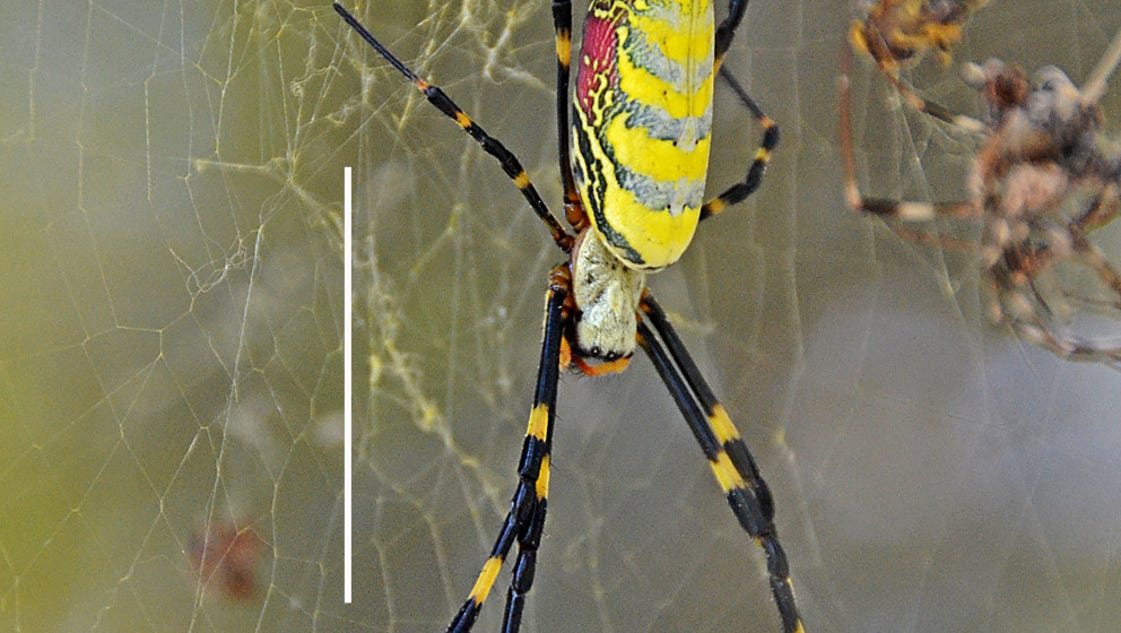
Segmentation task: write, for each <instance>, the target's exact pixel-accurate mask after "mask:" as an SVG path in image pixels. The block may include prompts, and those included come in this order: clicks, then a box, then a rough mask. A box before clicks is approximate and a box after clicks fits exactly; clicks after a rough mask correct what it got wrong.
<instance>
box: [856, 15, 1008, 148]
mask: <svg viewBox="0 0 1121 633" xmlns="http://www.w3.org/2000/svg"><path fill="white" fill-rule="evenodd" d="M987 2H988V0H879V1H878V2H876V3H874V4H872V5H871V6H870V7H868V9H867V10H866V12H865V13H864V16H863V18H861V19H859V20H853V23H852V27H851V28H850V29H849V42H851V44H852V46H853V48H855V49H856V50H857V51H859V52H863V53H868V54H869V55H870V56H871V57H872V59H873V60H874V61H875V62H876V65H877V66H879V68H880V70H882V71H883V73H884V75H886V76H887V78H888V80H889V81H891V84H892V86H894V87H895V89H896V90H898V91H899V94H900V95H902V97H903V98H904V99H905V100H906V101H907V104H908V105H909V106H911V107H912V108H914V109H916V110H919V111H924V112H927V113H928V114H930V115H931V116H934V117H936V118H939V119H941V120H943V121H945V122H947V123H953V124H955V125H960V126H963V127H967V128H969V129H973V130H978V129H979V128H977V127H976V126H974V125H973V124H972V123H971V121H972V120H971V119H968V118H967V117H966V118H964V119H955V118H954V116H953V115H952V114H951V113H950V112H948V111H947V110H946V109H945V108H942V107H941V106H939V105H938V104H936V103H932V102H929V101H926V100H924V99H922V98H920V97H919V96H918V95H916V94H915V93H914V92H913V91H912V90H911V89H910V88H909V87H907V85H906V84H904V83H903V81H902V80H901V79H900V78H899V71H900V69H903V68H909V67H911V66H914V65H916V64H918V62H919V61H920V60H921V59H922V58H923V57H924V56H925V55H926V53H927V52H928V51H935V52H936V53H937V55H938V59H939V61H941V62H942V64H943V65H945V64H948V63H949V61H950V51H951V49H952V48H953V47H954V46H955V45H956V44H957V43H958V42H960V41H961V27H962V25H963V24H964V23H965V21H966V20H967V19H968V18H969V16H970V15H971V14H972V13H973V12H974V11H976V10H977V9H980V8H981V7H983V6H984V5H985V4H986V3H987Z"/></svg>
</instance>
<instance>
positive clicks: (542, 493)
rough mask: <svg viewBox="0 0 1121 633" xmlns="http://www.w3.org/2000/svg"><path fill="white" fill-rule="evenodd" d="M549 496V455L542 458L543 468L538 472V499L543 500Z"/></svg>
mask: <svg viewBox="0 0 1121 633" xmlns="http://www.w3.org/2000/svg"><path fill="white" fill-rule="evenodd" d="M548 496H549V456H548V455H545V456H543V457H542V458H541V470H539V471H538V472H537V500H538V501H542V500H544V499H545V498H546V497H548Z"/></svg>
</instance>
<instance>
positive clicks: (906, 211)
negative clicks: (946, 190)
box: [837, 52, 981, 245]
mask: <svg viewBox="0 0 1121 633" xmlns="http://www.w3.org/2000/svg"><path fill="white" fill-rule="evenodd" d="M851 64H852V55H851V54H850V53H847V52H846V53H843V54H842V62H841V76H840V78H839V79H838V81H837V109H838V117H837V127H838V132H837V133H838V137H839V142H840V146H841V167H842V170H843V172H844V177H845V200H846V201H847V202H848V205H849V208H851V209H852V210H853V211H857V212H859V213H868V214H871V215H876V216H879V217H882V218H884V219H885V220H892V221H899V222H930V221H932V220H934V219H936V218H937V217H939V216H949V217H959V218H967V219H973V220H975V221H976V220H979V219H980V217H981V212H980V209H979V208H978V207H977V205H975V204H973V203H972V202H950V203H943V204H932V203H929V202H910V201H900V200H890V199H886V198H865V197H864V196H863V195H861V193H860V186H859V185H858V184H857V180H856V165H855V162H854V160H855V159H854V158H853V156H854V153H853V146H852V95H851V87H850V85H849V70H850V68H851ZM892 228H893V230H895V232H896V233H899V234H900V236H902V237H903V238H905V239H909V240H912V241H920V242H925V241H930V240H929V239H928V238H927V237H926V236H924V235H922V234H914V233H912V232H910V231H909V230H908V229H905V228H902V227H899V226H898V225H897V224H892ZM933 241H935V242H937V243H939V244H946V241H945V239H944V238H940V237H939V238H934V239H933ZM951 242H953V241H952V240H951ZM955 244H956V245H961V244H957V243H955Z"/></svg>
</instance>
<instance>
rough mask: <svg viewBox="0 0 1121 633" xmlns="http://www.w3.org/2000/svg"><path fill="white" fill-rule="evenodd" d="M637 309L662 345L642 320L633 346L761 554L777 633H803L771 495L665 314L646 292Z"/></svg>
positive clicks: (749, 453) (753, 461) (746, 449)
mask: <svg viewBox="0 0 1121 633" xmlns="http://www.w3.org/2000/svg"><path fill="white" fill-rule="evenodd" d="M641 308H642V312H643V314H644V315H645V316H646V317H648V318H649V320H650V322H651V323H652V324H653V325H654V329H655V330H656V331H657V334H658V337H660V338H661V340H662V343H659V342H658V340H657V339H656V338H655V337H654V336H653V335H652V334H653V333H652V332H651V331H650V328H649V327H648V326H647V325H646V322H645V320H643V321H640V322H639V324H638V343H639V345H641V346H642V349H644V350H645V351H646V354H647V355H648V356H649V357H650V360H651V362H653V363H654V367H655V368H656V369H657V371H658V375H659V376H661V378H662V381H663V382H664V383H665V385H666V387H667V388H668V389H669V392H670V395H672V396H673V400H674V402H676V403H677V407H678V409H679V410H680V411H681V414H682V415H683V416H684V417H685V421H686V422H687V423H688V424H689V428H690V429H691V430H692V431H693V436H694V437H696V439H697V443H698V444H700V447H701V450H702V451H704V454H705V457H706V458H707V459H708V462H709V466H710V467H711V468H712V472H713V475H714V476H715V477H716V481H717V482H718V483H719V484H720V488H721V490H722V491H723V492H724V494H725V496H726V497H727V498H728V504H729V505H730V506H731V507H732V512H733V513H734V514H735V515H736V519H738V520H739V522H740V525H741V526H742V527H743V529H744V530H745V531H746V532H747V533H748V535H749V536H751V538H752V540H753V541H755V543H756V544H758V545H759V547H761V548H762V549H763V553H764V554H765V555H766V558H767V573H768V576H769V577H770V585H771V594H772V595H773V596H774V599H775V605H776V606H777V608H778V612H779V616H780V617H781V618H782V626H783V631H785V633H803V632H804V630H805V629H804V627H803V625H802V618H801V616H800V615H798V607H797V605H796V604H795V601H794V588H793V586H792V584H791V580H790V569H789V565H788V563H787V560H786V552H785V551H784V550H783V548H782V544H781V543H780V542H779V539H778V534H777V532H776V530H775V524H774V509H775V508H774V500H773V499H772V497H771V491H770V489H769V488H768V487H767V483H766V482H765V481H763V477H762V475H760V474H759V469H758V467H756V465H755V459H754V458H753V457H752V456H751V452H750V451H749V450H748V448H747V444H745V443H744V441H743V439H741V438H740V435H739V432H738V431H737V430H736V427H735V425H733V424H732V421H731V420H730V419H729V418H728V414H727V413H726V412H725V411H724V407H723V406H721V405H720V403H719V402H718V401H717V400H716V396H715V395H714V394H713V392H712V389H711V388H710V387H709V386H708V383H707V382H706V381H705V379H704V377H703V376H701V372H700V370H699V369H697V365H696V363H694V362H693V359H692V357H690V355H689V352H688V351H687V350H686V349H685V345H684V344H683V343H682V342H681V339H680V338H679V337H678V336H677V332H676V331H674V329H673V326H672V325H670V322H669V319H667V318H666V315H665V312H663V311H662V308H661V306H659V305H658V303H657V302H656V301H655V300H654V297H653V296H652V295H651V294H650V293H649V292H647V293H645V294H644V295H643V299H642V304H641ZM663 343H664V344H665V348H664V349H663V347H662V344H663ZM666 350H668V351H669V353H668V355H667V353H666Z"/></svg>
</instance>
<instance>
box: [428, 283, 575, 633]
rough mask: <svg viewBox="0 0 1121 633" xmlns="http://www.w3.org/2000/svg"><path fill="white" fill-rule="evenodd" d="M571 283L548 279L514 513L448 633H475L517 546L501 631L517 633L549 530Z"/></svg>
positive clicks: (499, 535)
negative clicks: (547, 518)
mask: <svg viewBox="0 0 1121 633" xmlns="http://www.w3.org/2000/svg"><path fill="white" fill-rule="evenodd" d="M570 283H571V282H570V280H569V279H568V274H567V270H566V269H565V268H564V267H563V266H561V267H558V268H556V269H554V270H553V273H552V274H551V275H550V280H549V290H548V291H547V292H546V294H545V327H544V334H543V335H542V342H541V363H540V365H539V366H538V370H537V387H536V390H535V392H534V397H533V408H532V409H530V413H529V425H528V427H527V428H526V434H525V441H524V443H523V444H522V453H521V457H520V458H519V459H518V488H517V491H515V492H514V496H513V498H512V499H511V501H510V511H509V512H508V513H507V514H506V518H505V519H504V520H503V522H502V529H501V531H500V532H499V534H498V538H497V539H496V540H495V542H494V547H493V548H492V549H491V552H490V555H489V556H488V557H487V560H486V562H485V563H484V564H483V569H482V571H481V572H479V576H478V579H477V580H476V581H475V585H474V587H473V588H472V589H471V593H470V594H468V596H467V600H466V601H465V602H464V603H463V606H462V607H460V609H459V612H458V613H456V615H455V617H454V618H453V619H452V621H451V623H450V624H449V625H448V628H447V630H448V633H453V632H454V633H466V632H467V631H470V630H471V627H472V626H473V625H474V624H475V619H476V618H477V617H478V615H479V610H480V609H481V608H482V606H483V603H484V602H485V601H486V599H487V596H488V595H489V594H490V590H491V589H492V588H493V587H494V582H495V580H496V578H497V577H498V572H499V571H500V570H501V569H502V564H503V562H504V561H505V560H506V557H507V555H508V554H509V553H510V548H511V547H512V546H513V544H514V541H515V540H516V541H517V543H518V558H517V561H516V562H515V563H514V568H513V577H512V578H511V580H510V588H509V591H508V592H507V594H506V612H505V615H504V617H503V622H502V631H503V633H516V632H517V631H518V628H519V627H520V626H521V619H522V608H523V607H524V606H525V597H526V594H527V593H528V592H529V590H530V587H531V586H532V585H533V574H534V570H535V567H536V562H537V548H538V545H539V544H540V543H541V531H542V530H543V529H544V527H545V510H546V506H547V505H548V504H547V500H546V498H547V496H548V493H549V460H550V453H551V451H552V445H553V420H554V416H555V413H554V412H555V410H556V403H557V379H558V377H559V374H560V363H559V359H560V349H561V339H562V338H563V336H564V321H565V312H564V302H565V299H566V298H567V296H568V293H569V290H568V289H569V284H570Z"/></svg>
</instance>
